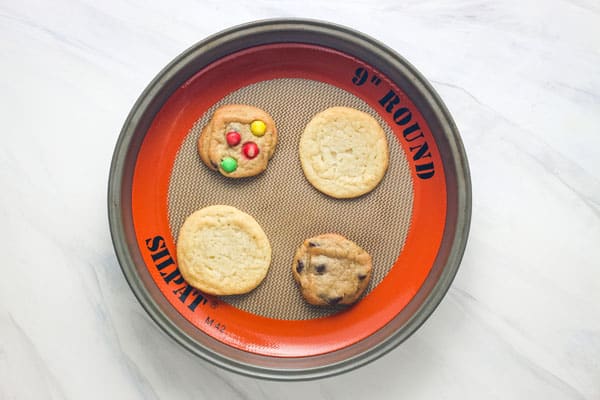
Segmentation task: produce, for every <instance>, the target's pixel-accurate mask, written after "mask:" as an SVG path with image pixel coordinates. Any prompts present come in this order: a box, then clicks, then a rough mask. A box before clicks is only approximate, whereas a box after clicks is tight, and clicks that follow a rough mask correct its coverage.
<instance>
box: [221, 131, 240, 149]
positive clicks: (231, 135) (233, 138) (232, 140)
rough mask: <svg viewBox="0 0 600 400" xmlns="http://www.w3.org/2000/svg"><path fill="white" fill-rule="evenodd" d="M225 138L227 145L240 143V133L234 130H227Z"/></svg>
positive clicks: (232, 145)
mask: <svg viewBox="0 0 600 400" xmlns="http://www.w3.org/2000/svg"><path fill="white" fill-rule="evenodd" d="M225 139H226V140H227V144H228V145H229V146H231V147H234V146H237V145H238V144H239V143H240V141H241V140H242V135H240V134H239V133H238V132H236V131H231V132H228V133H227V135H225Z"/></svg>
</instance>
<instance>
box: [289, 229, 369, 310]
mask: <svg viewBox="0 0 600 400" xmlns="http://www.w3.org/2000/svg"><path fill="white" fill-rule="evenodd" d="M371 269H372V262H371V256H370V255H369V253H367V252H366V251H365V250H363V249H362V248H361V247H360V246H358V245H357V244H356V243H354V242H352V241H351V240H348V239H346V238H345V237H343V236H341V235H338V234H335V233H326V234H322V235H319V236H315V237H312V238H310V239H306V240H305V241H304V243H302V245H301V246H300V247H299V248H298V250H297V251H296V255H295V257H294V263H293V265H292V273H293V275H294V279H296V282H298V283H299V284H300V289H301V291H302V296H304V298H305V299H306V301H307V302H309V303H310V304H314V305H318V306H324V305H337V304H352V303H354V302H355V301H356V300H358V298H359V297H360V295H361V294H362V293H363V292H364V290H365V289H366V288H367V286H368V285H369V280H370V279H371Z"/></svg>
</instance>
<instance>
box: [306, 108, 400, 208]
mask: <svg viewBox="0 0 600 400" xmlns="http://www.w3.org/2000/svg"><path fill="white" fill-rule="evenodd" d="M299 150H300V162H301V163H302V170H303V171H304V175H305V176H306V178H307V179H308V181H309V182H310V183H311V184H312V185H313V186H314V187H315V188H317V189H318V190H320V191H321V192H323V193H325V194H327V195H329V196H332V197H335V198H353V197H358V196H361V195H363V194H365V193H368V192H370V191H371V190H373V189H374V188H375V187H376V186H377V185H378V184H379V182H380V181H381V180H382V179H383V176H384V175H385V172H386V171H387V167H388V163H389V154H388V153H389V151H388V144H387V139H386V137H385V132H384V131H383V129H382V128H381V126H380V125H379V123H378V122H377V120H375V118H373V117H372V116H371V115H369V114H367V113H364V112H362V111H359V110H355V109H353V108H348V107H332V108H328V109H327V110H325V111H322V112H320V113H318V114H317V115H315V116H314V117H313V119H312V120H311V121H310V122H309V123H308V125H306V128H305V129H304V132H303V133H302V136H301V138H300V149H299Z"/></svg>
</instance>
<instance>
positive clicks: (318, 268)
mask: <svg viewBox="0 0 600 400" xmlns="http://www.w3.org/2000/svg"><path fill="white" fill-rule="evenodd" d="M325 269H327V267H326V266H325V264H319V265H317V266H316V267H315V271H317V274H319V275H323V274H324V273H325Z"/></svg>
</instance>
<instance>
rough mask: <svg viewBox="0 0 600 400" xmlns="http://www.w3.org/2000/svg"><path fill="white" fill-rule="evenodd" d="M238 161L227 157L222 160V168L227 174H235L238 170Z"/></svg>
mask: <svg viewBox="0 0 600 400" xmlns="http://www.w3.org/2000/svg"><path fill="white" fill-rule="evenodd" d="M237 165H238V164H237V161H236V159H235V158H233V157H225V158H223V159H222V160H221V168H222V169H223V171H225V172H233V171H235V170H236V169H237Z"/></svg>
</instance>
